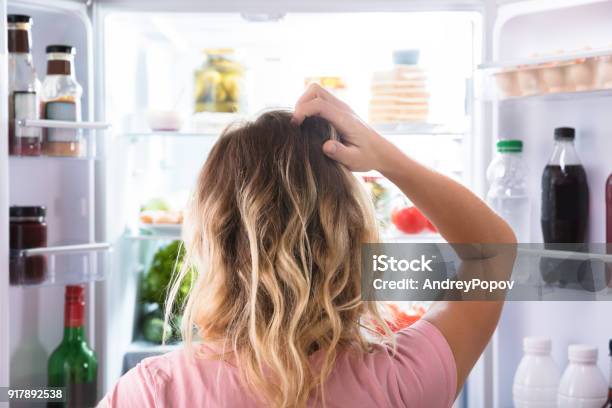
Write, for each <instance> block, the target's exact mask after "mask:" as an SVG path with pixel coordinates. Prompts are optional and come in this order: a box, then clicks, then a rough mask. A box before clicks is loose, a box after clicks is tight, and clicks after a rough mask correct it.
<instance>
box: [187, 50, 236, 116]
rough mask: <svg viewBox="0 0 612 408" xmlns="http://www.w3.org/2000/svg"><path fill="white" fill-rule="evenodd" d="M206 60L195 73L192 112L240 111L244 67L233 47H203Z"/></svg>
mask: <svg viewBox="0 0 612 408" xmlns="http://www.w3.org/2000/svg"><path fill="white" fill-rule="evenodd" d="M204 53H205V54H206V61H205V62H204V65H203V66H202V68H200V69H199V70H197V71H196V72H195V112H240V111H241V110H242V108H243V106H242V105H243V101H244V95H243V91H244V85H243V82H244V67H243V66H242V64H240V63H239V62H238V61H237V59H236V57H235V55H234V50H233V49H230V48H224V49H208V50H205V51H204Z"/></svg>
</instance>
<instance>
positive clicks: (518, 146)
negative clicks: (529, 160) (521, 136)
mask: <svg viewBox="0 0 612 408" xmlns="http://www.w3.org/2000/svg"><path fill="white" fill-rule="evenodd" d="M497 151H498V152H499V153H520V152H522V151H523V142H522V141H521V140H516V139H502V140H498V141H497Z"/></svg>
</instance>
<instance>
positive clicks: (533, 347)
mask: <svg viewBox="0 0 612 408" xmlns="http://www.w3.org/2000/svg"><path fill="white" fill-rule="evenodd" d="M551 349H552V342H551V340H550V339H549V338H547V337H525V338H524V339H523V351H524V352H525V353H536V354H549V353H550V350H551Z"/></svg>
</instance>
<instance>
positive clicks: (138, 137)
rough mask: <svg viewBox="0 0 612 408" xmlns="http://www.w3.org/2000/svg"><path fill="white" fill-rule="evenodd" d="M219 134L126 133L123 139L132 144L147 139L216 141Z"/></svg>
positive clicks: (175, 132) (178, 132) (174, 132)
mask: <svg viewBox="0 0 612 408" xmlns="http://www.w3.org/2000/svg"><path fill="white" fill-rule="evenodd" d="M220 134H221V132H219V133H199V132H180V131H151V132H134V133H125V134H123V137H125V138H127V139H128V140H129V141H130V142H131V143H139V142H143V141H146V140H147V139H153V140H159V139H172V138H178V139H202V140H205V141H213V142H214V141H215V140H217V138H218V137H219V135H220Z"/></svg>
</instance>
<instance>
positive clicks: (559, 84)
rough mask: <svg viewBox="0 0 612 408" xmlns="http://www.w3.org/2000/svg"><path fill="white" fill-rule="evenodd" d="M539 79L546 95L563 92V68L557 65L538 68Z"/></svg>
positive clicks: (545, 65) (564, 87) (564, 84)
mask: <svg viewBox="0 0 612 408" xmlns="http://www.w3.org/2000/svg"><path fill="white" fill-rule="evenodd" d="M539 71H540V79H541V80H542V85H543V86H544V89H545V92H547V93H558V92H564V91H565V90H566V89H567V88H566V80H565V66H564V65H562V64H558V63H550V64H544V65H542V66H540V69H539Z"/></svg>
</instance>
